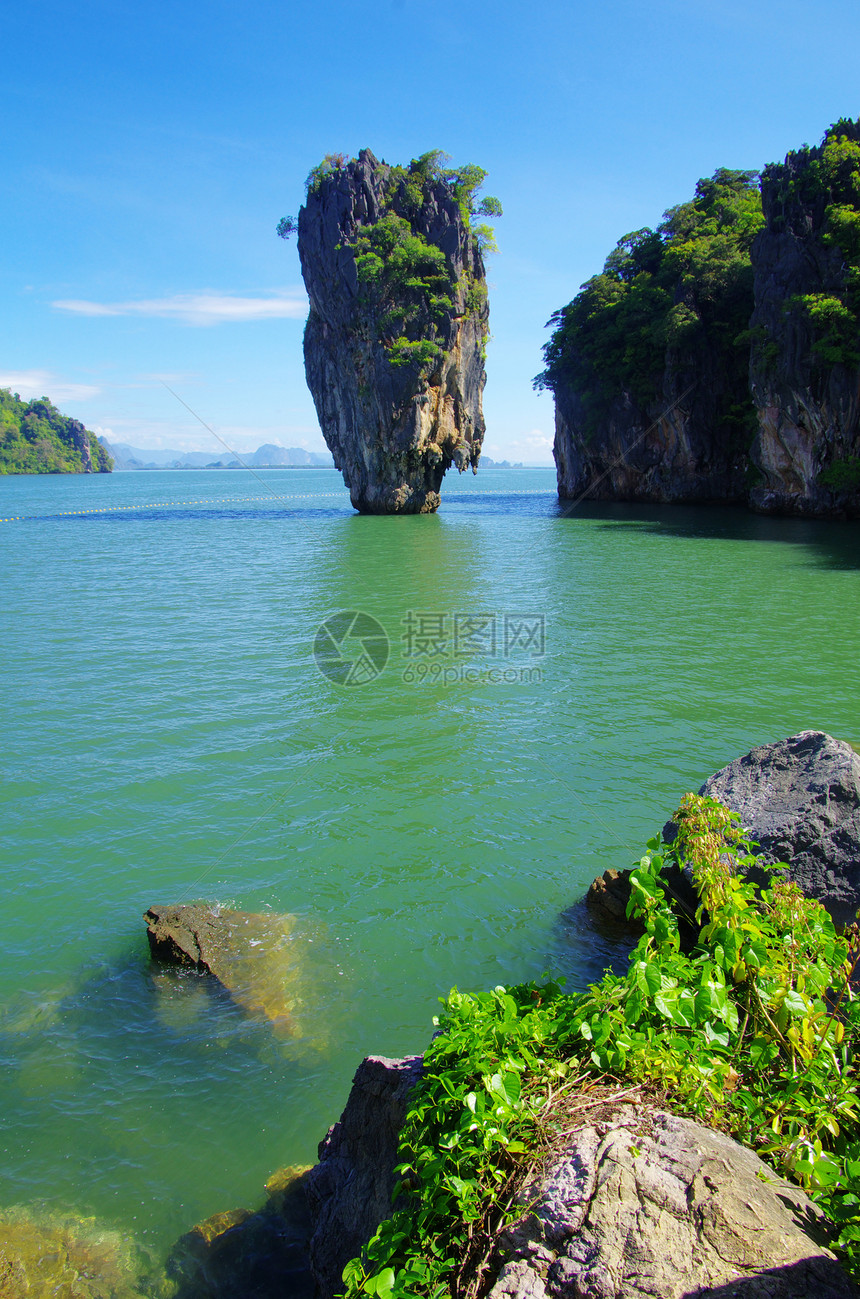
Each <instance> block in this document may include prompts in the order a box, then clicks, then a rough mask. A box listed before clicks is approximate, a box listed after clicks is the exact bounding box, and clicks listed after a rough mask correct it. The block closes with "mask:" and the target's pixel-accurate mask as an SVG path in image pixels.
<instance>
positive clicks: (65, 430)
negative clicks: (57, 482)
mask: <svg viewBox="0 0 860 1299" xmlns="http://www.w3.org/2000/svg"><path fill="white" fill-rule="evenodd" d="M111 469H113V460H112V459H111V457H110V456H109V455H108V453H107V451H106V450H105V449H104V447H103V446H102V445H101V443H100V442H99V440H98V438H97V437H96V435H95V434H94V433H91V432H90V430H89V429H86V428H84V426H83V424H82V423H81V422H80V420H76V419H72V418H71V416H68V415H61V414H60V412H59V411H58V410H57V408H56V406H54V405H53V403H52V402H50V401H48V398H47V397H40V398H38V399H36V400H33V401H30V402H24V401H22V400H21V398H20V397H19V396H18V394H17V393H13V392H11V391H10V390H9V389H8V388H0V474H80V473H109V472H110V471H111Z"/></svg>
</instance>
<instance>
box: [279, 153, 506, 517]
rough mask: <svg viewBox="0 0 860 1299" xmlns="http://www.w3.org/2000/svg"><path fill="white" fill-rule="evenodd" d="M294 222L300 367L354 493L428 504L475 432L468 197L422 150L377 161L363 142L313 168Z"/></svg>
mask: <svg viewBox="0 0 860 1299" xmlns="http://www.w3.org/2000/svg"><path fill="white" fill-rule="evenodd" d="M429 157H430V155H428V158H429ZM472 170H473V171H474V170H477V169H472ZM298 231H299V253H300V256H301V263H302V275H303V276H304V281H305V285H306V286H307V290H308V295H309V297H310V315H309V316H308V322H307V326H306V329H305V339H304V351H305V372H306V375H307V381H308V386H309V388H310V390H311V393H312V395H313V399H314V404H315V405H316V409H317V415H318V417H319V421H320V426H321V428H322V432H323V436H324V437H325V440H326V443H327V444H328V447H329V449H330V451H331V453H332V455H333V456H334V461H335V464H336V465H337V467H338V468H339V469H340V470H341V471H342V473H343V478H344V482H345V483H346V485H347V486H348V487H349V489H350V498H351V500H352V504H353V506H354V507H355V508H356V509H357V510H360V511H362V512H364V513H369V514H401V513H402V514H416V513H432V512H433V511H434V510H436V509H437V508H438V506H439V489H440V486H441V483H442V478H443V476H444V474H445V472H446V471H447V470H448V468H449V467H450V466H451V465H456V467H457V469H458V470H460V471H462V470H464V469H467V468H469V467H471V468H472V469H473V470H474V469H476V468H477V464H478V458H479V456H480V451H481V442H482V439H483V436H484V417H483V413H482V409H481V393H482V391H483V387H484V382H485V375H484V347H485V344H486V339H487V333H488V326H487V320H488V314H489V313H488V307H487V290H486V279H485V275H484V266H483V262H482V259H481V252H480V249H479V247H478V240H477V238H476V236H475V234H474V232H473V231H472V229H471V228H470V224H469V205H468V202H465V201H464V200H463V198H462V196H458V195H457V194H456V193H455V192H454V189H453V188H452V186H451V184H449V183H448V182H447V181H446V179H445V178H444V177H443V176H441V175H440V174H439V172H438V167H436V168H434V166H433V162H432V161H431V162H429V163H428V161H427V158H425V159H419V160H418V162H415V163H413V164H412V165H411V166H410V167H409V168H408V169H407V168H403V167H389V166H388V165H387V164H386V163H384V162H378V161H377V159H376V158H375V157H374V156H373V154H372V153H371V152H370V150H369V149H363V150H362V152H361V153H360V154H359V156H358V158H357V159H353V160H352V161H350V162H347V161H346V160H345V159H343V160H339V159H338V160H335V163H334V165H329V166H328V167H321V168H318V169H317V173H312V181H311V184H310V185H309V190H308V197H307V202H306V204H305V206H304V207H303V208H302V210H301V212H300V213H299V220H298Z"/></svg>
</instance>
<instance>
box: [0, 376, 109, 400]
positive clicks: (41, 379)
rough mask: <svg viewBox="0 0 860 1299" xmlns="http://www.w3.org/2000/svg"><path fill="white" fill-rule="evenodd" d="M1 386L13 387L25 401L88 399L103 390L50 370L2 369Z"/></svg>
mask: <svg viewBox="0 0 860 1299" xmlns="http://www.w3.org/2000/svg"><path fill="white" fill-rule="evenodd" d="M0 388H11V390H12V391H13V392H17V393H19V395H20V396H21V397H23V398H24V400H25V401H31V400H32V399H33V398H34V397H49V398H50V399H51V401H53V402H58V403H59V402H65V401H86V400H87V399H88V398H90V397H96V396H98V394H99V393H100V392H101V389H100V388H96V387H95V385H94V384H91V383H70V382H69V380H68V379H61V378H59V377H58V376H57V375H55V374H52V373H51V371H50V370H0Z"/></svg>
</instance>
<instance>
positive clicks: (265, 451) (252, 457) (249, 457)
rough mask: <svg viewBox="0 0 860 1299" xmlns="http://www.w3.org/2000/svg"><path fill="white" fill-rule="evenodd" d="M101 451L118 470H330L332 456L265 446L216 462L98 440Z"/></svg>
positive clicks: (202, 455) (201, 454)
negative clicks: (110, 458) (107, 455)
mask: <svg viewBox="0 0 860 1299" xmlns="http://www.w3.org/2000/svg"><path fill="white" fill-rule="evenodd" d="M99 442H100V443H101V446H102V448H103V449H104V451H106V452H107V453H108V454H109V455H110V456H111V457H112V459H113V464H114V468H115V469H244V468H245V467H246V466H247V467H250V468H251V469H313V468H319V469H331V468H333V467H334V466H333V464H332V459H331V456H328V455H323V454H321V453H320V452H317V451H306V450H305V449H304V447H278V446H275V445H274V444H273V443H271V442H266V443H264V445H263V446H261V447H258V448H257V450H256V451H253V452H249V453H247V454H243V455H242V458H241V460H239V459H237V458H236V456H222V457H221V458H220V459H213V458H212V455H211V453H210V452H207V451H178V450H175V449H174V450H168V449H164V448H159V449H155V448H152V449H150V450H145V449H143V448H141V447H131V446H128V445H127V444H126V443H124V442H115V443H112V442H108V441H107V439H106V438H103V437H102V438H99Z"/></svg>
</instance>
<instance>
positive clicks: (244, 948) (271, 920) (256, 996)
mask: <svg viewBox="0 0 860 1299" xmlns="http://www.w3.org/2000/svg"><path fill="white" fill-rule="evenodd" d="M144 920H145V921H146V925H147V937H148V938H149V947H150V951H151V952H152V955H153V956H154V957H155V958H156V960H159V961H166V962H168V963H169V964H172V965H185V966H193V967H194V968H195V969H197V970H201V971H208V973H209V974H211V975H213V976H214V977H215V978H216V979H217V980H218V982H219V983H220V984H221V985H222V986H223V987H224V988H225V989H226V991H227V992H228V993H229V994H230V996H231V997H232V998H233V1000H234V1001H236V1002H237V1003H238V1004H239V1005H240V1006H241V1007H242V1009H243V1010H246V1011H248V1012H249V1013H250V1014H255V1015H264V1016H265V1017H266V1018H267V1019H269V1020H270V1021H271V1022H272V1023H273V1024H274V1025H275V1027H276V1028H278V1029H280V1030H282V1031H284V1032H292V1031H293V1030H294V1027H295V1013H296V1009H297V1000H298V998H297V994H296V983H297V976H298V964H299V961H298V956H297V954H296V948H295V945H294V939H295V927H296V921H295V917H293V916H288V915H277V914H276V913H274V912H254V911H233V910H231V909H229V908H227V907H223V908H222V907H218V906H216V905H212V904H210V903H204V902H193V903H189V904H187V905H179V906H169V907H150V909H149V910H148V911H147V912H146V914H145V915H144Z"/></svg>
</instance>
